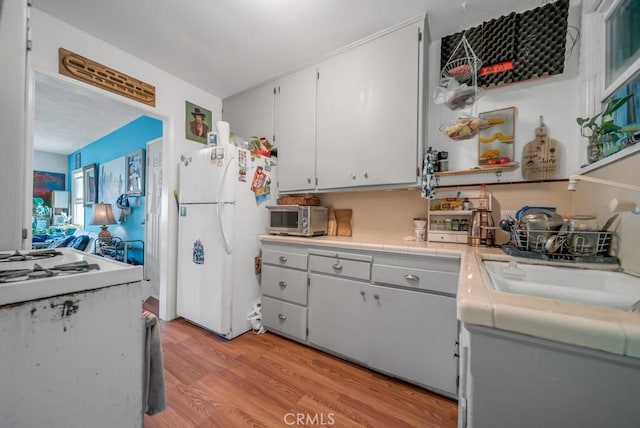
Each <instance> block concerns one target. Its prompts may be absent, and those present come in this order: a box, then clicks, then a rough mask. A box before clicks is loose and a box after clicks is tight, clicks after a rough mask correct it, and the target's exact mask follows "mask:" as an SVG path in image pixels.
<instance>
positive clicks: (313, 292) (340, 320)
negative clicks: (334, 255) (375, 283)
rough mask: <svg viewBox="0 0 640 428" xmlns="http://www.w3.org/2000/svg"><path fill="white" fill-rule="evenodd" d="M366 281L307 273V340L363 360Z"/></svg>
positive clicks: (366, 322) (365, 354) (366, 348)
mask: <svg viewBox="0 0 640 428" xmlns="http://www.w3.org/2000/svg"><path fill="white" fill-rule="evenodd" d="M368 288H369V284H368V283H365V282H361V281H355V280H351V279H343V278H335V277H330V276H326V275H320V274H316V273H310V274H309V301H310V302H312V305H311V306H310V307H309V337H308V340H309V343H311V344H313V345H316V346H319V347H320V348H322V349H325V350H329V351H332V352H335V353H337V354H340V355H341V356H343V357H345V358H348V359H350V360H354V361H358V362H360V363H365V364H366V363H367V360H368V354H369V352H368V351H369V343H368V339H367V338H368V335H369V328H368V325H369V319H368V314H367V300H369V299H371V296H370V295H367V291H368Z"/></svg>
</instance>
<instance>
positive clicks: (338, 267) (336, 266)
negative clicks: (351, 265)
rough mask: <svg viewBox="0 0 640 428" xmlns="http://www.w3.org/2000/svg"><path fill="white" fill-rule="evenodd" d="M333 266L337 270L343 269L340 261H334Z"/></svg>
mask: <svg viewBox="0 0 640 428" xmlns="http://www.w3.org/2000/svg"><path fill="white" fill-rule="evenodd" d="M332 267H333V268H334V269H335V270H342V265H341V264H340V263H334V264H333V266H332Z"/></svg>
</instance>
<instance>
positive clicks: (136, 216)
mask: <svg viewBox="0 0 640 428" xmlns="http://www.w3.org/2000/svg"><path fill="white" fill-rule="evenodd" d="M161 136H162V121H161V120H157V119H153V118H150V117H147V116H140V117H139V118H138V119H136V120H134V121H132V122H130V123H128V124H126V125H124V126H123V127H121V128H119V129H117V130H115V131H113V132H112V133H110V134H107V135H105V136H104V137H102V138H100V139H99V140H96V141H94V142H93V143H91V144H88V145H86V146H85V147H83V148H82V149H80V150H78V151H76V152H73V153H71V154H70V155H69V158H68V161H69V171H73V170H74V169H76V168H75V155H76V153H80V160H81V166H82V167H84V166H86V165H90V164H92V163H95V164H96V165H97V166H98V170H99V169H100V164H102V163H105V162H109V161H111V160H113V159H116V158H119V157H121V156H126V155H127V154H128V153H131V152H133V151H136V150H139V149H145V150H146V148H147V142H148V141H150V140H155V139H156V138H159V137H161ZM68 181H69V183H68V186H69V188H71V174H69V180H68ZM98 199H100V195H98ZM145 199H146V198H145V197H144V196H141V197H132V196H130V197H129V204H130V205H131V208H132V209H131V214H129V215H128V216H127V219H126V221H124V222H122V223H120V224H118V225H113V226H109V231H110V232H111V233H112V234H113V236H117V237H118V238H122V239H125V240H137V239H139V240H144V226H143V225H142V221H143V220H144V217H145ZM92 214H93V208H92V207H85V209H84V218H85V229H86V230H91V231H95V232H98V231H100V226H91V225H89V224H88V223H89V221H90V220H91V216H92ZM116 220H117V219H116Z"/></svg>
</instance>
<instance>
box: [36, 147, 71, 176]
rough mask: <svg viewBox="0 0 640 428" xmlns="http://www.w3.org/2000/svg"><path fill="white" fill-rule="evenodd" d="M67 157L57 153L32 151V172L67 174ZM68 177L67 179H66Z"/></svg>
mask: <svg viewBox="0 0 640 428" xmlns="http://www.w3.org/2000/svg"><path fill="white" fill-rule="evenodd" d="M68 159H69V157H68V156H66V155H59V154H57V153H49V152H41V151H38V150H34V151H33V170H34V171H47V172H59V173H62V174H65V175H67V174H69V161H68ZM68 178H69V177H67V179H68Z"/></svg>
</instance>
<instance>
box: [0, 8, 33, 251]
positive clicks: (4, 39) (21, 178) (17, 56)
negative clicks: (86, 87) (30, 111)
mask: <svg viewBox="0 0 640 428" xmlns="http://www.w3.org/2000/svg"><path fill="white" fill-rule="evenodd" d="M26 19H27V2H26V0H3V1H0V76H2V84H0V150H2V155H1V156H0V183H3V184H2V186H0V200H1V201H4V202H6V201H22V202H23V203H22V204H20V203H2V204H0V218H1V219H2V226H1V227H0V249H2V250H5V249H7V250H8V249H16V248H21V247H22V245H23V241H22V229H23V228H24V227H26V225H27V224H31V219H29V220H28V221H27V220H26V219H25V216H26V214H25V209H26V202H25V197H24V195H25V194H30V192H27V190H28V189H27V184H26V183H27V175H32V174H31V171H29V174H27V168H26V167H25V160H26V153H27V148H26V147H27V144H26V143H25V140H26V138H25V126H24V123H25V122H24V121H25V109H24V105H25V69H26V56H27V53H26V49H25V47H26V39H27V38H26V22H27V21H26ZM8 183H10V185H7V184H8ZM30 188H31V187H30V186H29V189H30ZM28 199H29V205H31V197H30V196H29V198H28ZM30 210H31V208H29V213H30ZM29 215H30V214H29ZM29 228H30V227H29Z"/></svg>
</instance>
